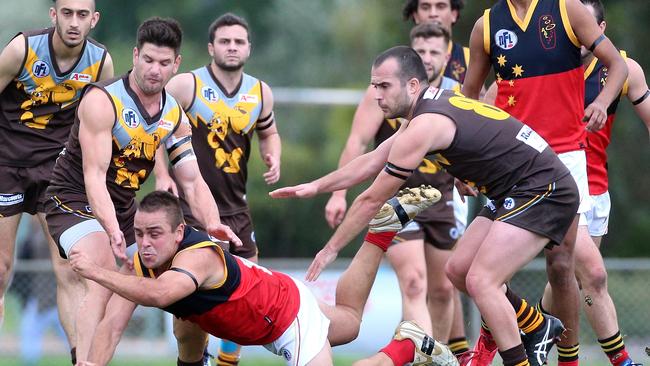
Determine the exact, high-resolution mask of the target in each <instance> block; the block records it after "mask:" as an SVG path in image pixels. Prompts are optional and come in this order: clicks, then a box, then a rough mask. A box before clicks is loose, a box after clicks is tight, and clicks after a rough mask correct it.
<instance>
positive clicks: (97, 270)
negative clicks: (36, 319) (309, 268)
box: [70, 187, 458, 366]
mask: <svg viewBox="0 0 650 366" xmlns="http://www.w3.org/2000/svg"><path fill="white" fill-rule="evenodd" d="M438 199H440V193H439V192H438V191H437V190H435V189H433V188H427V187H421V188H412V189H407V190H404V191H402V192H401V193H400V194H399V196H398V197H397V198H393V199H391V200H390V201H389V202H388V203H387V204H386V206H385V207H383V208H382V210H381V211H380V212H379V213H378V215H377V218H376V220H373V224H372V225H371V231H373V232H386V231H389V232H390V231H397V230H399V229H401V227H402V224H403V223H406V222H408V221H409V220H410V218H412V217H414V216H415V215H416V214H417V213H418V212H419V211H421V210H422V209H424V208H426V207H428V206H430V205H431V204H433V203H434V202H435V201H437V200H438ZM134 228H135V233H136V241H137V245H138V252H137V253H136V254H135V255H134V257H133V263H134V266H135V270H136V273H137V276H132V275H128V274H125V273H118V272H113V271H108V270H104V269H103V268H101V267H99V266H97V265H96V264H95V263H93V262H91V261H90V260H88V258H87V257H85V256H84V255H83V254H81V253H73V254H71V255H70V263H71V265H72V267H73V269H74V270H75V271H76V272H78V273H79V274H80V275H82V276H83V277H85V278H87V279H90V280H93V281H95V282H98V283H99V284H101V285H102V286H104V287H106V288H108V289H111V290H112V291H114V292H115V294H117V295H120V296H121V297H120V296H115V295H114V296H113V298H112V299H111V306H109V307H108V309H107V314H106V316H105V317H104V320H103V321H102V323H101V324H100V326H99V327H98V329H97V332H96V334H95V337H94V339H93V345H94V346H95V345H97V347H98V348H100V349H105V350H106V352H108V354H107V357H106V358H104V359H103V360H102V361H100V363H101V364H104V363H107V362H108V360H109V359H110V357H111V355H112V353H113V352H114V350H115V347H116V346H117V343H118V341H119V337H120V335H121V331H122V330H123V327H124V326H125V325H126V322H128V317H129V316H130V314H131V313H132V312H133V310H134V309H135V306H136V303H137V304H142V305H145V306H154V307H158V308H161V309H163V310H165V311H167V312H170V313H172V314H174V315H175V316H177V317H179V318H181V319H184V320H189V321H191V322H193V323H196V324H197V325H199V326H200V327H201V328H202V329H203V330H205V331H206V332H208V333H210V334H212V335H214V336H216V337H219V338H227V339H230V340H233V341H234V342H237V343H239V344H242V345H264V347H265V348H267V349H268V350H269V351H271V352H273V353H275V354H277V355H280V356H282V357H284V358H285V360H286V362H287V365H292V366H293V365H332V352H331V346H330V342H329V340H328V335H329V337H330V339H333V340H334V341H333V343H340V342H339V341H337V340H341V339H343V337H342V336H341V335H340V334H336V333H338V332H340V333H344V334H350V332H352V333H354V334H356V333H358V327H359V325H360V319H359V322H358V323H356V324H355V323H354V322H349V321H346V322H344V324H334V323H335V322H336V321H332V323H333V324H332V325H333V326H332V328H335V329H336V330H335V331H333V332H329V333H328V327H329V326H330V320H329V319H328V317H326V316H325V314H324V313H323V311H321V308H320V307H319V303H318V301H317V300H316V298H315V297H314V296H313V294H312V293H311V292H310V290H309V289H308V288H307V287H306V286H305V285H304V284H303V283H302V282H300V281H297V280H295V279H293V278H291V277H289V276H287V275H285V274H283V273H279V272H275V271H270V270H268V269H266V268H264V267H261V266H259V265H257V264H254V263H252V262H250V261H248V260H246V259H243V258H240V257H237V256H234V255H231V254H230V253H228V252H224V251H223V250H222V249H221V247H220V246H219V245H218V244H217V243H216V242H214V241H213V240H212V239H211V238H210V237H209V236H208V235H207V234H206V233H204V232H201V231H198V230H196V229H194V228H192V227H189V226H186V225H185V224H184V223H183V215H182V211H181V208H180V205H179V202H178V199H177V198H176V197H175V196H173V195H172V194H170V193H168V192H163V191H156V192H153V193H150V194H149V195H147V196H146V197H144V198H143V199H142V201H141V202H140V205H139V207H138V210H137V212H136V214H135V222H134ZM357 281H370V284H371V283H372V282H373V281H374V278H368V279H357ZM340 282H341V281H340ZM340 282H339V285H340ZM131 301H132V302H131ZM362 305H365V302H364V303H363V304H362ZM323 307H324V308H325V309H324V311H326V312H327V313H328V315H330V317H331V318H332V319H340V320H348V319H349V316H345V315H344V314H342V313H341V312H348V311H349V310H347V309H339V308H338V307H331V306H327V305H323ZM355 310H358V311H359V314H360V313H361V311H362V310H363V306H361V308H360V309H355ZM337 312H339V313H337ZM120 314H126V315H120ZM116 317H117V318H119V317H121V319H119V321H115V320H116V319H117V318H116ZM351 328H356V329H351ZM405 339H409V340H411V342H412V343H413V346H411V347H410V350H409V352H410V353H411V356H412V357H413V359H414V360H415V361H416V363H414V364H415V365H437V366H442V365H445V366H457V365H458V363H457V361H456V359H455V358H454V357H453V355H452V354H451V352H450V351H449V349H448V348H447V347H446V346H444V345H443V344H440V343H438V342H436V341H434V340H433V339H431V338H430V337H429V336H427V335H426V334H424V332H422V331H421V329H419V327H418V326H417V325H415V324H414V323H412V322H403V323H402V324H400V326H399V327H398V329H397V330H396V334H395V341H402V340H405ZM93 361H95V362H96V360H93ZM382 361H383V362H376V363H373V364H374V365H392V362H390V361H389V360H388V361H387V360H386V359H382Z"/></svg>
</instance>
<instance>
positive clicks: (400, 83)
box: [370, 46, 428, 118]
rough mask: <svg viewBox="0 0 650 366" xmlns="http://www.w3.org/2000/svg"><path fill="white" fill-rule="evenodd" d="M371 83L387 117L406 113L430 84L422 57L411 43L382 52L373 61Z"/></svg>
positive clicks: (400, 115)
mask: <svg viewBox="0 0 650 366" xmlns="http://www.w3.org/2000/svg"><path fill="white" fill-rule="evenodd" d="M370 83H371V84H372V85H373V86H374V88H375V99H376V100H377V103H378V104H379V107H380V108H381V110H382V111H383V112H384V116H385V117H386V118H398V117H406V116H407V115H408V112H409V110H410V108H411V104H412V102H413V100H415V98H417V96H418V94H419V92H420V90H421V88H422V87H426V85H428V76H427V71H426V69H425V68H424V64H423V63H422V59H421V58H420V56H419V55H418V54H417V52H415V50H413V49H412V48H411V47H407V46H396V47H393V48H390V49H388V50H386V51H384V52H382V53H381V54H380V55H379V56H377V58H376V59H375V62H374V63H373V64H372V71H371V77H370Z"/></svg>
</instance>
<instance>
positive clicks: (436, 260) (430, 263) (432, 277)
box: [424, 243, 453, 290]
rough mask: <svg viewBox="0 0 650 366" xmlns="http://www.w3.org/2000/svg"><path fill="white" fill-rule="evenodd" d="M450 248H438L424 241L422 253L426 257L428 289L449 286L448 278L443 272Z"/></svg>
mask: <svg viewBox="0 0 650 366" xmlns="http://www.w3.org/2000/svg"><path fill="white" fill-rule="evenodd" d="M452 253H453V252H452V251H451V250H445V249H438V248H436V247H435V246H433V245H431V244H429V243H425V246H424V255H425V257H426V263H427V264H426V267H427V283H428V285H429V289H431V290H437V289H441V288H447V287H448V286H451V284H450V282H449V278H448V277H447V275H446V274H445V266H446V265H447V262H448V261H449V258H451V255H452Z"/></svg>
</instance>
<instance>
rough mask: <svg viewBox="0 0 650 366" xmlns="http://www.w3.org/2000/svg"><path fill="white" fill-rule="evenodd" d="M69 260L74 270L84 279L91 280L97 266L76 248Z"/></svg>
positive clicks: (71, 252)
mask: <svg viewBox="0 0 650 366" xmlns="http://www.w3.org/2000/svg"><path fill="white" fill-rule="evenodd" d="M68 260H69V261H70V267H72V270H73V271H75V272H77V273H78V274H79V275H80V276H82V277H84V278H89V276H90V275H92V274H93V273H94V272H95V267H96V266H97V265H96V264H95V263H93V262H92V261H90V259H88V257H86V255H85V254H83V253H82V252H81V251H79V250H76V249H74V248H73V249H72V250H71V251H70V255H68Z"/></svg>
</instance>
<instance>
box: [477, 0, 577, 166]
mask: <svg viewBox="0 0 650 366" xmlns="http://www.w3.org/2000/svg"><path fill="white" fill-rule="evenodd" d="M483 27H484V34H483V40H484V44H483V46H484V48H485V51H486V52H487V53H488V55H489V56H490V60H491V63H492V67H493V68H494V73H495V77H496V80H497V85H498V94H497V98H496V101H495V105H496V106H497V107H499V108H501V109H503V110H504V111H506V112H508V113H510V114H511V115H512V116H514V117H516V118H517V119H519V120H521V121H524V122H525V123H526V124H527V125H528V126H530V127H532V128H533V129H534V130H535V131H536V132H537V133H538V134H540V135H541V136H542V137H544V139H545V140H546V141H547V142H548V143H549V145H551V147H552V148H553V150H554V151H555V152H556V153H558V154H559V153H565V152H569V151H575V150H581V149H584V148H585V146H586V130H585V125H584V123H583V122H582V117H583V116H584V108H583V101H584V93H585V92H584V89H585V86H584V80H583V68H582V60H581V58H580V42H579V41H578V39H577V37H576V36H575V34H574V33H573V29H572V28H571V24H570V23H569V19H568V15H567V11H566V4H565V0H533V1H532V2H531V4H530V7H529V8H528V11H527V13H526V16H525V18H524V19H523V20H522V19H520V18H519V17H518V16H517V12H516V11H515V8H514V6H513V4H512V2H511V1H510V0H499V2H498V3H497V4H496V5H494V6H493V7H492V8H491V9H487V10H486V11H485V14H484V16H483Z"/></svg>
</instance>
